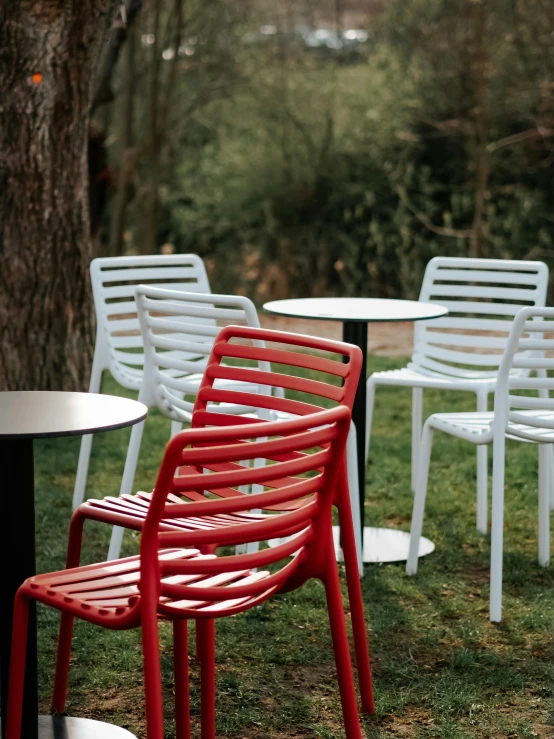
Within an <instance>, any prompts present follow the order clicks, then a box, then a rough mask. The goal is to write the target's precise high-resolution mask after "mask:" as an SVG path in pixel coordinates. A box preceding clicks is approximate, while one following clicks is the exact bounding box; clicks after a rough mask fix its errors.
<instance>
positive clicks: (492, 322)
mask: <svg viewBox="0 0 554 739" xmlns="http://www.w3.org/2000/svg"><path fill="white" fill-rule="evenodd" d="M510 325H511V324H510V323H509V322H508V321H506V319H494V318H474V317H468V316H444V317H443V318H436V319H433V320H432V321H428V322H427V321H422V322H421V323H419V324H418V326H419V328H420V329H421V330H424V331H425V332H428V333H429V335H431V333H432V331H433V330H434V329H435V328H436V329H437V330H439V329H445V328H448V329H459V330H461V331H482V332H495V333H500V332H502V333H505V334H506V339H507V338H508V334H509V333H510Z"/></svg>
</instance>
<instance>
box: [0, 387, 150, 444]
mask: <svg viewBox="0 0 554 739" xmlns="http://www.w3.org/2000/svg"><path fill="white" fill-rule="evenodd" d="M147 413H148V409H147V408H146V406H145V405H143V404H142V403H138V402H137V401H136V400H131V399H130V398H119V397H116V396H114V395H97V394H95V393H64V392H57V391H51V392H48V391H16V392H2V393H0V439H13V438H20V439H22V438H27V439H40V438H46V437H53V436H80V435H82V434H88V433H91V432H96V431H109V430H111V429H119V428H124V427H125V426H132V425H133V424H135V423H138V422H139V421H142V420H143V419H144V418H146V415H147Z"/></svg>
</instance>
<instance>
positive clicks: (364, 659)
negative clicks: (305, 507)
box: [339, 501, 375, 714]
mask: <svg viewBox="0 0 554 739" xmlns="http://www.w3.org/2000/svg"><path fill="white" fill-rule="evenodd" d="M344 508H347V510H344ZM341 509H342V510H339V522H340V531H341V544H342V551H343V555H344V568H345V570H346V585H347V587H348V600H349V602H350V616H351V620H352V634H353V636H354V650H355V652H356V668H357V671H358V681H359V684H360V698H361V705H362V713H369V714H374V713H375V701H374V698H373V686H372V681H371V663H370V659H369V645H368V641H367V631H366V624H365V616H364V601H363V596H362V586H361V584H360V575H359V572H358V559H357V556H356V540H355V538H354V528H353V525H352V516H351V515H350V505H349V501H348V505H344V504H343V506H341Z"/></svg>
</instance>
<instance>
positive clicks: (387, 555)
mask: <svg viewBox="0 0 554 739" xmlns="http://www.w3.org/2000/svg"><path fill="white" fill-rule="evenodd" d="M409 546H410V534H409V533H408V532H407V531H398V530H397V529H376V528H370V527H368V526H366V528H365V529H364V562H406V561H407V559H408V549H409ZM434 550H435V545H434V544H433V542H432V541H431V540H430V539H426V538H425V537H424V536H422V537H421V538H420V540H419V556H420V557H425V555H427V554H431V552H433V551H434Z"/></svg>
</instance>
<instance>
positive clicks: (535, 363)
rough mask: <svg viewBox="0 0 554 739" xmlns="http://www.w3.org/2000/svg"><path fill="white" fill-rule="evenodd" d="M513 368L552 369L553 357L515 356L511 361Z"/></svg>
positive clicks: (553, 365)
mask: <svg viewBox="0 0 554 739" xmlns="http://www.w3.org/2000/svg"><path fill="white" fill-rule="evenodd" d="M512 367H514V368H515V369H547V370H549V369H550V370H551V369H554V359H548V358H542V359H539V358H538V357H515V358H514V361H513V362H512Z"/></svg>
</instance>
